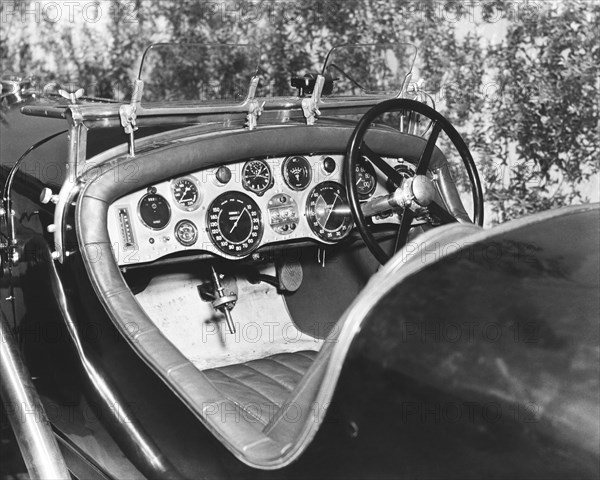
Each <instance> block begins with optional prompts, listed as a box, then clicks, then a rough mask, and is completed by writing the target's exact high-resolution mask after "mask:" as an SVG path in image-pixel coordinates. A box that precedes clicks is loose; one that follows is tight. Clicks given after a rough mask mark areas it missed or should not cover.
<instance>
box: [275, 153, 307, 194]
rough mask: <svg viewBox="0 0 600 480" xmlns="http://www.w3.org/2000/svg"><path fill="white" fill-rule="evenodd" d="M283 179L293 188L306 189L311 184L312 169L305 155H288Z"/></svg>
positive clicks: (283, 170) (284, 165)
mask: <svg viewBox="0 0 600 480" xmlns="http://www.w3.org/2000/svg"><path fill="white" fill-rule="evenodd" d="M282 173H283V179H284V180H285V183H287V185H288V187H290V188H291V189H292V190H304V189H305V188H306V187H308V185H309V184H310V180H311V178H312V171H311V168H310V163H308V160H307V159H306V158H304V157H288V158H286V159H285V161H284V162H283V166H282Z"/></svg>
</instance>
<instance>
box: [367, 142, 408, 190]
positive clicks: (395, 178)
mask: <svg viewBox="0 0 600 480" xmlns="http://www.w3.org/2000/svg"><path fill="white" fill-rule="evenodd" d="M360 150H361V152H362V154H363V155H364V156H366V157H367V158H368V159H369V160H370V161H371V163H372V164H373V165H375V166H376V167H377V168H378V169H379V170H381V173H383V174H384V175H385V176H386V177H387V178H388V179H389V180H390V181H391V182H392V183H393V184H394V185H395V186H396V188H398V187H399V186H400V185H402V182H403V181H404V177H403V176H402V175H401V174H400V172H397V171H396V169H394V167H392V166H391V165H390V164H389V163H387V162H386V161H385V160H384V159H383V158H381V157H380V156H379V155H378V154H377V153H375V152H374V151H373V150H371V149H370V148H369V146H368V145H367V144H366V143H365V142H363V143H362V145H361V146H360Z"/></svg>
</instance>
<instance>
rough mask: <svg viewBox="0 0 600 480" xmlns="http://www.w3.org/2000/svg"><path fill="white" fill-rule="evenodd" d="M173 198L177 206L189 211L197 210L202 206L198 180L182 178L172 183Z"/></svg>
mask: <svg viewBox="0 0 600 480" xmlns="http://www.w3.org/2000/svg"><path fill="white" fill-rule="evenodd" d="M171 190H172V191H173V198H174V199H175V202H177V206H178V207H180V208H182V209H184V210H188V211H192V210H196V209H197V208H198V207H199V206H200V200H201V198H200V190H199V189H198V184H197V183H196V180H194V179H193V178H192V177H182V178H178V179H176V180H173V181H172V182H171Z"/></svg>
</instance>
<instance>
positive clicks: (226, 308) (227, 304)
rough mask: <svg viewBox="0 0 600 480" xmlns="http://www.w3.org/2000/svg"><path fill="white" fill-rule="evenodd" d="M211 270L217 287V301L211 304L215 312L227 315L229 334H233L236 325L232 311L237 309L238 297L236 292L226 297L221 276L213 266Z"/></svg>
mask: <svg viewBox="0 0 600 480" xmlns="http://www.w3.org/2000/svg"><path fill="white" fill-rule="evenodd" d="M210 269H211V270H212V275H213V282H214V286H215V290H214V291H215V297H214V298H215V299H214V300H213V301H212V302H211V303H212V306H213V308H214V309H215V310H218V311H220V312H221V313H223V314H224V315H225V320H226V322H227V328H228V329H229V333H232V334H233V333H235V325H234V323H233V319H232V318H231V310H232V309H233V307H235V302H237V295H236V294H235V293H234V292H230V293H229V295H226V294H225V292H224V288H223V284H222V283H221V279H220V278H219V274H218V273H217V272H216V270H215V269H214V267H212V266H211V267H210Z"/></svg>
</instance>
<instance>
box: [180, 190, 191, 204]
mask: <svg viewBox="0 0 600 480" xmlns="http://www.w3.org/2000/svg"><path fill="white" fill-rule="evenodd" d="M190 190H191V187H185V190H184V191H183V195H181V198H180V199H179V201H180V202H181V201H183V200H184V199H185V196H186V195H187V193H188V192H189V191H190Z"/></svg>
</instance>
